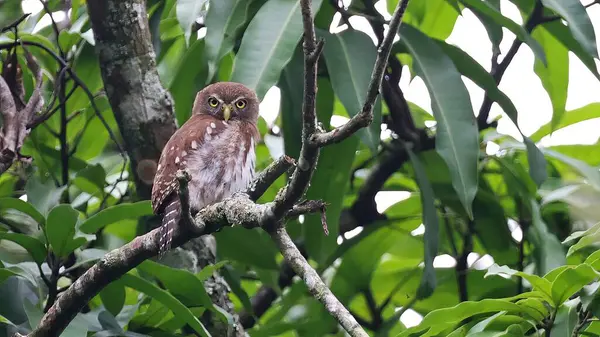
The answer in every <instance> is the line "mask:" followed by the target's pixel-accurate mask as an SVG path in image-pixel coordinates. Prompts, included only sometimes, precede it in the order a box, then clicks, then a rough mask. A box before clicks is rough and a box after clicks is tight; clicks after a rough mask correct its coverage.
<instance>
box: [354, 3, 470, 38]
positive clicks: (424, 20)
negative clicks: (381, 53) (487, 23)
mask: <svg viewBox="0 0 600 337" xmlns="http://www.w3.org/2000/svg"><path fill="white" fill-rule="evenodd" d="M353 3H354V2H353ZM397 4H398V0H388V1H387V8H388V11H389V13H390V14H391V13H393V12H394V9H395V8H396V5H397ZM459 13H460V9H459V8H458V4H456V3H455V1H448V0H428V1H412V2H409V3H408V8H407V9H406V14H405V15H404V18H403V20H402V21H403V23H408V24H410V25H411V26H413V27H415V28H418V29H419V30H420V31H421V32H423V34H426V35H428V36H430V37H432V38H435V39H441V40H445V39H447V38H448V36H450V34H451V33H452V30H453V29H454V24H455V23H456V19H457V18H458V15H459Z"/></svg>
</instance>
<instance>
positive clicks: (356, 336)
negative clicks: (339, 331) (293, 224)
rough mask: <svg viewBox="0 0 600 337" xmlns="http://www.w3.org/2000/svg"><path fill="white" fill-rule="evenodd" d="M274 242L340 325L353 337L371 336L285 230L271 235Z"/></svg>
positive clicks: (310, 290) (311, 292)
mask: <svg viewBox="0 0 600 337" xmlns="http://www.w3.org/2000/svg"><path fill="white" fill-rule="evenodd" d="M270 234H271V237H272V238H273V241H275V243H277V246H278V247H279V250H280V251H281V254H282V255H283V257H284V258H285V261H286V262H287V263H288V264H290V265H291V266H292V268H293V269H294V271H295V272H296V274H297V275H299V276H300V277H301V278H302V281H304V283H305V284H306V287H307V288H308V291H309V292H310V294H311V295H313V296H314V298H316V299H317V300H318V301H319V302H321V303H322V304H323V305H324V306H325V309H327V311H328V312H329V313H330V314H331V315H332V316H333V317H335V319H336V320H337V321H338V322H339V323H340V325H341V326H342V327H343V328H344V330H346V332H348V334H350V336H352V337H368V336H369V335H368V334H367V333H366V332H365V331H364V330H363V328H362V327H361V326H360V324H358V322H357V321H356V319H354V316H352V314H350V312H349V311H348V309H346V307H344V305H343V304H342V303H341V302H340V301H339V300H338V299H337V298H336V297H335V295H333V293H332V292H331V290H329V288H328V287H327V285H325V283H323V281H322V280H321V278H320V277H319V275H318V274H317V272H316V271H315V270H314V269H313V268H312V267H311V266H310V264H308V262H307V261H306V259H305V258H304V256H302V254H300V251H299V250H298V248H296V245H295V244H294V242H292V239H291V238H290V236H289V235H288V233H287V232H286V230H285V228H283V227H280V228H278V229H277V230H275V231H274V232H272V233H270Z"/></svg>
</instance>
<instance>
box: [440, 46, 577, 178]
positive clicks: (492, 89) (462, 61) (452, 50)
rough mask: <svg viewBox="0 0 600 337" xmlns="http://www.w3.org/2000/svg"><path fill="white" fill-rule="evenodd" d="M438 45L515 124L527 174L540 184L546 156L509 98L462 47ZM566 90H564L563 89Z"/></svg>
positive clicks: (544, 173) (545, 173) (546, 176)
mask: <svg viewBox="0 0 600 337" xmlns="http://www.w3.org/2000/svg"><path fill="white" fill-rule="evenodd" d="M436 42H438V45H439V46H440V47H442V49H443V50H444V51H445V52H446V54H447V55H448V56H449V57H450V58H451V59H452V61H453V62H454V65H455V66H456V68H457V69H458V71H460V73H461V74H463V75H465V76H467V77H468V78H470V79H471V80H472V81H473V82H475V84H477V85H478V86H479V87H481V88H482V89H484V90H485V91H486V94H487V95H488V96H489V97H490V98H491V99H492V100H494V101H495V102H496V103H498V105H500V107H501V108H502V110H504V112H505V113H506V114H507V115H508V117H509V118H510V119H511V120H512V122H513V123H514V124H515V126H516V127H517V129H518V130H519V133H521V136H522V137H523V142H524V143H525V147H526V148H527V159H528V161H529V174H530V176H531V178H532V179H533V181H534V182H535V183H536V185H537V186H540V185H541V184H542V183H543V182H544V181H545V180H546V179H547V178H548V173H547V171H546V166H547V163H546V158H544V154H543V153H542V152H541V151H540V149H539V148H538V147H537V146H536V145H535V143H534V142H533V141H532V140H531V139H529V138H528V137H527V136H525V135H524V134H523V132H522V131H521V128H520V127H519V124H518V112H517V108H516V107H515V105H514V104H513V103H512V101H511V100H510V98H509V97H508V96H506V94H504V93H503V92H502V91H501V90H500V89H499V88H498V86H497V85H496V82H495V81H494V78H493V77H492V76H491V75H490V74H489V73H488V72H487V71H486V70H485V69H484V68H483V67H482V66H481V65H480V64H479V63H478V62H477V61H475V60H474V59H473V58H472V57H471V56H470V55H469V54H467V53H465V52H464V51H463V50H462V49H460V48H457V47H455V46H452V45H450V44H448V43H445V42H443V41H436ZM565 92H566V91H565Z"/></svg>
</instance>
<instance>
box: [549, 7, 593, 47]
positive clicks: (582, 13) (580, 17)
mask: <svg viewBox="0 0 600 337" xmlns="http://www.w3.org/2000/svg"><path fill="white" fill-rule="evenodd" d="M542 3H543V4H544V6H546V7H548V8H552V9H553V10H554V11H555V12H556V13H558V14H559V15H560V16H562V17H563V18H564V19H565V21H567V23H568V25H569V28H570V29H571V32H573V36H574V37H575V39H577V41H579V43H581V45H582V46H583V47H584V48H585V50H586V51H587V52H588V53H589V54H590V55H592V56H593V57H595V58H598V49H597V47H596V34H594V26H593V25H592V20H590V17H589V16H588V14H587V11H586V10H585V7H583V4H582V3H581V1H579V0H542Z"/></svg>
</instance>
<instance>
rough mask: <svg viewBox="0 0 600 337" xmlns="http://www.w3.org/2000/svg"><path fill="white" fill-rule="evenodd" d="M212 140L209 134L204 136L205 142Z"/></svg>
mask: <svg viewBox="0 0 600 337" xmlns="http://www.w3.org/2000/svg"><path fill="white" fill-rule="evenodd" d="M211 139H212V137H211V136H210V134H208V133H207V134H205V135H204V140H205V141H207V142H210V140H211Z"/></svg>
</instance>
